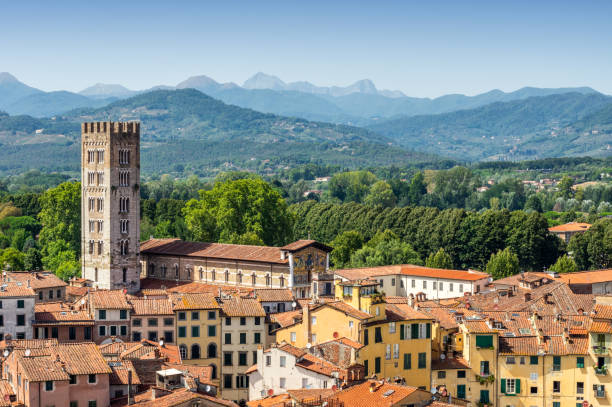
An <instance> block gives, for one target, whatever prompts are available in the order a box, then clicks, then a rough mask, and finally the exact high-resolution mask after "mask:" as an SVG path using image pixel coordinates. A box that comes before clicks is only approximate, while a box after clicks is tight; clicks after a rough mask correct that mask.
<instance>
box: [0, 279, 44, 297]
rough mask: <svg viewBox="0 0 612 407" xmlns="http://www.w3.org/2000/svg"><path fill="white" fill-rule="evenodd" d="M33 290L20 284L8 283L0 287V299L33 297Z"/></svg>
mask: <svg viewBox="0 0 612 407" xmlns="http://www.w3.org/2000/svg"><path fill="white" fill-rule="evenodd" d="M34 295H36V293H35V292H34V290H33V289H31V288H28V287H26V285H25V284H23V283H21V282H14V281H13V282H8V283H2V284H1V285H0V297H34Z"/></svg>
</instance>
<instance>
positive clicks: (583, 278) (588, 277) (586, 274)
mask: <svg viewBox="0 0 612 407" xmlns="http://www.w3.org/2000/svg"><path fill="white" fill-rule="evenodd" d="M559 279H560V280H561V281H563V282H565V283H566V284H570V285H571V284H595V283H604V282H608V281H612V269H604V270H593V271H577V272H575V273H561V274H559Z"/></svg>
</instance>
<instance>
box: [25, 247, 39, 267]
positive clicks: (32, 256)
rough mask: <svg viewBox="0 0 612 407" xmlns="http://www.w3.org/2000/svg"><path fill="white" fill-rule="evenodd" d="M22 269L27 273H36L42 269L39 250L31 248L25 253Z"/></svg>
mask: <svg viewBox="0 0 612 407" xmlns="http://www.w3.org/2000/svg"><path fill="white" fill-rule="evenodd" d="M23 268H24V269H25V270H27V271H38V270H42V269H43V264H42V255H41V254H40V250H38V249H36V248H34V247H32V248H30V249H28V250H27V251H26V252H25V257H24V259H23Z"/></svg>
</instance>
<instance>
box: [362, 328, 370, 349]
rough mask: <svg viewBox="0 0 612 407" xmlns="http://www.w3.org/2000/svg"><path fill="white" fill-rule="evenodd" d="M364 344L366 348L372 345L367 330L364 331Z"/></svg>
mask: <svg viewBox="0 0 612 407" xmlns="http://www.w3.org/2000/svg"><path fill="white" fill-rule="evenodd" d="M363 344H364V346H365V345H369V344H370V340H369V338H368V330H367V329H364V330H363Z"/></svg>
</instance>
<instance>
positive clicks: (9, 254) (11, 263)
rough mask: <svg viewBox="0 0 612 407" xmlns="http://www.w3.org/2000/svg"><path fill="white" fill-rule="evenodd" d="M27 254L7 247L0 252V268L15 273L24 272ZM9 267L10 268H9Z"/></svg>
mask: <svg viewBox="0 0 612 407" xmlns="http://www.w3.org/2000/svg"><path fill="white" fill-rule="evenodd" d="M24 258H25V254H23V253H22V252H20V251H19V250H17V249H15V248H13V247H7V248H6V249H4V250H1V251H0V268H2V269H6V268H8V269H9V270H13V271H21V270H23V268H24V267H23V261H24ZM7 266H8V267H7Z"/></svg>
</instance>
